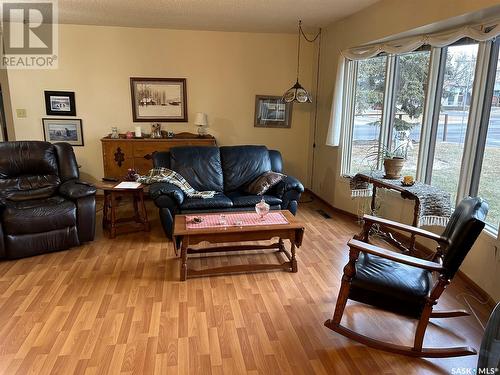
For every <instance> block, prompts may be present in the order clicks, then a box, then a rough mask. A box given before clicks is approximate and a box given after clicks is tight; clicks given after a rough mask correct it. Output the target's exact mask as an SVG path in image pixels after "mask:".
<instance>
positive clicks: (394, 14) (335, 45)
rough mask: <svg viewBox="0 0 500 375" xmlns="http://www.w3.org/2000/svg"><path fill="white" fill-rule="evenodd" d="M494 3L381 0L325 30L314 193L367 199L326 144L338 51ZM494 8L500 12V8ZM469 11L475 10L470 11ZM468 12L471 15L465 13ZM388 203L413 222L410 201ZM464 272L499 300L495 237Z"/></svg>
mask: <svg viewBox="0 0 500 375" xmlns="http://www.w3.org/2000/svg"><path fill="white" fill-rule="evenodd" d="M495 5H498V1H496V0H475V1H470V0H449V1H444V0H439V1H436V0H418V1H417V0H404V1H402V0H383V1H380V2H378V3H376V4H374V5H373V6H371V7H369V8H366V9H364V10H362V11H360V12H358V13H356V14H354V15H352V16H350V17H348V18H345V19H343V20H341V21H338V22H336V23H334V24H332V25H330V26H329V27H328V28H327V29H326V30H325V37H324V39H323V44H322V61H321V77H322V79H321V82H322V84H321V87H320V102H319V108H320V112H319V121H318V133H317V138H316V144H317V145H318V148H317V152H316V164H315V173H314V182H313V191H314V192H316V193H317V194H318V195H319V196H321V197H322V198H323V199H325V200H326V201H328V202H329V203H331V204H332V205H333V206H335V207H338V208H341V209H343V210H346V211H349V212H354V213H357V212H360V211H362V209H363V202H360V201H359V200H356V201H354V200H352V199H351V198H350V193H349V187H348V183H347V180H345V179H342V178H340V177H339V175H340V168H339V162H340V160H339V159H340V152H339V149H338V148H336V147H330V146H326V145H325V142H326V135H327V131H328V122H329V116H330V107H331V100H332V93H333V88H334V85H335V74H336V69H337V60H338V57H339V51H341V50H342V49H345V48H349V47H355V46H359V45H362V44H368V43H370V42H373V41H375V40H378V39H382V38H386V37H389V36H391V35H396V34H400V33H405V32H408V31H410V30H413V29H416V28H422V27H424V26H428V28H430V27H432V28H433V29H436V28H437V29H439V28H440V27H441V28H443V27H446V26H447V25H450V24H453V23H455V24H456V23H459V22H461V21H467V20H468V19H472V18H475V19H477V18H478V17H487V18H489V17H493V16H495V13H494V12H493V11H491V10H485V8H487V7H492V6H495ZM495 10H496V11H498V8H496V9H495ZM471 12H476V14H474V15H472V14H470V13H471ZM466 13H469V14H467V15H465V14H466ZM497 15H498V13H497ZM453 17H454V18H455V19H454V20H452V22H450V20H449V19H450V18H453ZM446 20H447V21H446ZM385 202H386V203H385V204H384V207H383V208H384V211H385V213H386V216H388V217H390V218H392V219H395V220H399V221H404V222H406V223H410V222H411V212H412V205H411V203H410V202H408V201H406V202H404V201H402V200H401V199H400V198H399V197H397V196H396V195H393V194H388V195H387V199H385ZM439 230H441V229H440V228H436V231H439ZM462 270H463V271H464V272H465V273H466V274H467V275H468V276H469V277H470V278H471V279H473V280H474V281H475V282H476V283H477V284H479V285H480V286H481V287H482V288H483V289H484V290H485V291H487V292H488V293H489V294H490V295H491V296H492V297H493V298H494V299H496V300H497V301H498V300H500V272H499V271H500V262H499V261H497V260H496V259H495V240H494V239H493V238H492V237H491V236H489V235H486V234H483V235H482V236H481V238H480V239H479V240H478V242H477V244H476V246H475V247H474V249H473V251H472V252H471V253H470V254H469V255H468V257H467V259H466V260H465V262H464V264H463V266H462Z"/></svg>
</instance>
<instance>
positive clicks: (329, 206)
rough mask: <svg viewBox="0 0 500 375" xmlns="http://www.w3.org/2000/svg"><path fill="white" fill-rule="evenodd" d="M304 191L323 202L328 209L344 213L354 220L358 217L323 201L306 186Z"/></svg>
mask: <svg viewBox="0 0 500 375" xmlns="http://www.w3.org/2000/svg"><path fill="white" fill-rule="evenodd" d="M304 191H305V193H307V194H309V195H311V196H312V197H313V198H314V199H317V200H318V201H320V202H321V203H322V204H324V205H325V206H327V207H328V209H329V210H332V211H333V212H336V213H339V214H341V215H344V216H348V217H350V218H351V219H356V220H357V219H358V217H357V216H356V215H355V214H353V213H352V212H349V211H345V210H342V209H340V208H337V207H333V206H332V205H331V204H330V203H328V202H327V201H325V200H324V199H323V198H321V197H320V196H319V195H317V194H316V193H314V192H313V191H312V190H309V189H308V188H305V189H304Z"/></svg>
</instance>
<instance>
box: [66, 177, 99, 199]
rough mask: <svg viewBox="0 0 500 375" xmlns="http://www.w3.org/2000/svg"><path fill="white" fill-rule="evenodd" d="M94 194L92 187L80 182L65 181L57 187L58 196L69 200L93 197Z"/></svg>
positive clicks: (93, 187) (94, 189)
mask: <svg viewBox="0 0 500 375" xmlns="http://www.w3.org/2000/svg"><path fill="white" fill-rule="evenodd" d="M95 193H96V187H95V186H94V185H92V184H89V183H88V182H84V181H80V180H70V181H66V182H65V183H63V184H61V186H59V194H61V195H62V196H64V197H66V198H69V199H71V200H76V199H80V198H84V197H88V196H91V195H95Z"/></svg>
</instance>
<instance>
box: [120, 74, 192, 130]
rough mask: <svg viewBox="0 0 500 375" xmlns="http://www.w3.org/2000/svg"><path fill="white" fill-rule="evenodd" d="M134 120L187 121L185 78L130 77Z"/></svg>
mask: <svg viewBox="0 0 500 375" xmlns="http://www.w3.org/2000/svg"><path fill="white" fill-rule="evenodd" d="M130 89H131V96H132V115H133V121H134V122H141V121H142V122H187V121H188V116H187V93H186V79H185V78H137V77H132V78H130Z"/></svg>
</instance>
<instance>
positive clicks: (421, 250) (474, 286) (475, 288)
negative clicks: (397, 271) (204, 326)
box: [305, 188, 496, 310]
mask: <svg viewBox="0 0 500 375" xmlns="http://www.w3.org/2000/svg"><path fill="white" fill-rule="evenodd" d="M305 192H306V193H307V194H309V195H311V196H312V197H313V198H314V199H317V200H318V201H320V202H321V203H322V204H324V205H325V206H327V207H328V209H330V210H332V211H333V212H336V213H339V214H341V215H344V216H347V217H349V218H351V219H353V220H356V221H358V220H359V219H360V218H359V217H358V216H357V215H355V214H353V213H352V212H349V211H345V210H342V209H340V208H337V207H334V206H332V205H331V204H330V203H328V202H327V201H325V200H324V199H323V198H321V197H320V196H318V195H317V194H316V193H314V192H313V191H311V190H309V189H307V188H306V189H305ZM394 237H395V238H396V239H397V240H398V241H409V240H410V236H406V235H404V234H401V233H394ZM415 247H416V249H417V251H418V252H419V253H421V254H423V255H431V254H433V253H434V251H433V250H432V249H429V248H428V247H426V246H423V245H421V244H419V243H416V244H415ZM457 276H458V277H460V278H461V279H462V281H463V282H464V283H465V284H466V286H467V287H468V288H469V289H470V290H471V291H472V292H474V293H475V294H476V295H477V297H479V298H480V299H481V300H483V301H487V302H486V304H487V306H488V307H489V308H490V309H491V310H493V308H494V307H495V306H496V302H495V300H494V299H493V298H492V297H491V296H490V295H489V294H488V292H486V291H485V290H484V289H482V288H481V287H480V286H479V285H477V284H476V282H474V281H473V280H472V279H471V278H470V277H469V276H467V275H466V274H465V273H463V272H462V271H460V270H459V271H458V272H457Z"/></svg>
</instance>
